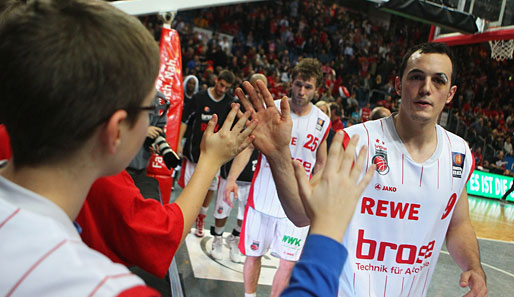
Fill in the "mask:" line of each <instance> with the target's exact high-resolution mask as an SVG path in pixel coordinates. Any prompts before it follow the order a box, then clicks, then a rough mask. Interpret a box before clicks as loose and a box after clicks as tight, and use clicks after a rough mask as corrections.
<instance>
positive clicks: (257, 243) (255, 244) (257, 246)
mask: <svg viewBox="0 0 514 297" xmlns="http://www.w3.org/2000/svg"><path fill="white" fill-rule="evenodd" d="M250 248H251V249H252V251H256V250H258V249H259V242H258V241H254V242H253V243H252V244H251V245H250Z"/></svg>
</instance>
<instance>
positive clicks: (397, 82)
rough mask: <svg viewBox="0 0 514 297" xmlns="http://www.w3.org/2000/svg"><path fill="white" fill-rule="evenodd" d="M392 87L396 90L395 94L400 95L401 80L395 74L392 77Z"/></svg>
mask: <svg viewBox="0 0 514 297" xmlns="http://www.w3.org/2000/svg"><path fill="white" fill-rule="evenodd" d="M394 89H395V90H396V94H398V96H400V97H401V96H402V94H401V93H402V80H401V79H400V77H399V76H396V77H395V78H394Z"/></svg>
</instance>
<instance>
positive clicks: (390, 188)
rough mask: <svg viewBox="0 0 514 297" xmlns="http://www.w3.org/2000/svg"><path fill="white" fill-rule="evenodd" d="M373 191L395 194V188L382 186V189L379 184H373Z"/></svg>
mask: <svg viewBox="0 0 514 297" xmlns="http://www.w3.org/2000/svg"><path fill="white" fill-rule="evenodd" d="M375 190H377V191H380V190H382V191H388V192H396V187H390V186H384V187H382V185H380V184H375Z"/></svg>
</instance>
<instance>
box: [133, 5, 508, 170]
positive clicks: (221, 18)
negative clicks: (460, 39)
mask: <svg viewBox="0 0 514 297" xmlns="http://www.w3.org/2000/svg"><path fill="white" fill-rule="evenodd" d="M299 16H301V17H299ZM143 21H144V23H145V24H146V25H147V27H148V28H149V30H151V31H153V32H154V33H155V36H156V39H158V38H159V36H160V33H159V27H160V26H159V25H158V24H157V23H156V19H152V18H151V17H150V18H149V17H147V18H146V19H144V20H143ZM172 27H173V28H175V29H176V30H178V31H179V33H180V39H181V47H182V61H183V73H184V76H186V75H194V76H196V77H197V78H198V79H199V81H200V89H205V88H207V86H212V85H213V84H214V82H215V80H216V74H217V73H219V72H220V70H221V69H224V68H228V69H230V70H232V71H233V72H234V73H235V74H236V83H235V85H234V87H237V86H238V85H239V84H240V83H241V82H242V81H243V80H247V79H248V77H249V76H251V75H252V74H253V73H263V74H265V75H266V76H267V79H268V83H269V89H270V91H271V92H272V94H273V95H274V97H275V98H281V97H282V96H285V95H287V94H286V90H288V89H289V83H290V81H291V79H290V77H289V70H290V69H291V67H293V66H294V65H295V64H296V63H297V62H298V61H299V60H300V59H302V58H304V57H314V58H317V59H318V60H319V61H321V62H322V64H323V70H324V74H325V76H324V82H323V85H322V87H321V88H320V90H319V92H318V94H317V96H316V98H315V101H325V102H328V103H329V104H337V106H338V107H339V108H338V110H340V112H339V113H338V114H337V115H338V116H340V117H341V119H342V122H343V125H344V126H345V127H347V126H350V125H352V124H355V123H359V122H362V121H366V120H368V118H369V114H370V111H371V110H372V109H373V108H374V107H376V106H384V107H386V108H388V109H389V110H390V111H392V112H394V111H397V110H398V106H399V104H400V102H401V98H399V96H398V95H397V94H396V92H395V88H394V78H395V76H396V75H397V73H396V72H395V68H396V67H395V66H396V65H398V64H399V63H400V59H401V57H402V56H403V55H404V52H405V50H406V49H407V48H408V47H410V46H412V45H413V44H417V43H421V42H424V41H426V40H427V39H428V34H429V30H430V26H429V25H426V24H422V23H419V22H414V21H411V20H407V19H405V18H402V17H399V16H395V15H391V16H390V21H389V22H388V23H381V22H378V21H377V20H376V19H371V18H370V17H369V15H368V14H367V13H366V12H360V11H356V10H352V9H348V8H345V7H342V6H340V5H338V4H332V5H327V4H326V3H324V2H323V1H321V0H316V1H298V0H284V1H266V2H257V3H249V4H248V3H247V4H237V5H231V6H222V7H215V8H208V9H202V10H195V11H189V12H186V13H182V12H181V13H179V14H178V15H177V17H176V18H175V20H174V22H173V23H172ZM194 28H203V29H207V30H210V31H211V32H214V33H213V35H212V36H210V37H206V35H204V34H199V33H198V31H195V30H194ZM227 36H231V37H233V39H232V40H231V41H230V38H228V37H227ZM453 50H454V54H455V56H456V57H458V65H457V71H458V76H457V77H459V79H458V80H457V85H458V90H457V94H456V96H455V97H454V100H453V102H452V103H450V104H449V105H448V106H447V108H446V111H447V113H448V123H447V127H448V128H449V130H450V131H453V132H455V133H457V134H458V135H460V136H462V137H464V138H465V139H466V140H467V141H468V142H469V143H470V147H472V150H473V152H474V154H475V155H476V156H477V158H476V163H477V166H482V167H483V168H484V169H486V170H487V169H492V170H494V171H498V170H497V168H495V167H496V163H498V162H497V161H498V160H499V157H501V155H502V154H501V153H500V151H503V154H504V155H512V154H513V151H512V142H511V141H512V140H511V139H512V137H511V136H512V135H513V132H514V118H513V117H512V111H513V107H512V99H513V98H512V94H514V72H513V71H512V69H514V67H513V61H512V60H507V61H503V62H498V61H495V60H492V59H491V58H489V48H488V45H487V44H477V45H465V46H456V47H453ZM499 163H502V162H499ZM500 169H501V166H500ZM503 169H506V168H505V166H503Z"/></svg>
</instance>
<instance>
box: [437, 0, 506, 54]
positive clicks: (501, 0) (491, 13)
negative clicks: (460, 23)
mask: <svg viewBox="0 0 514 297" xmlns="http://www.w3.org/2000/svg"><path fill="white" fill-rule="evenodd" d="M427 1H429V2H434V3H438V4H440V5H446V6H448V7H451V8H454V9H457V10H460V11H462V12H466V13H470V14H472V15H474V16H476V17H478V18H479V19H478V21H477V22H478V27H479V31H480V32H479V33H475V34H466V35H465V34H461V33H458V32H451V31H448V30H445V29H442V28H439V27H437V26H433V27H432V32H431V34H430V38H429V39H430V41H436V42H444V43H446V44H448V45H460V44H472V43H480V42H486V41H490V40H509V39H514V0H427Z"/></svg>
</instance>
